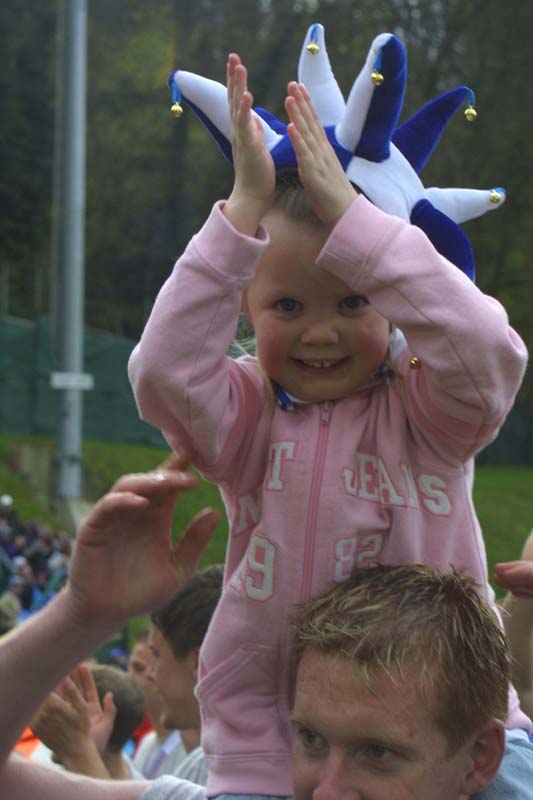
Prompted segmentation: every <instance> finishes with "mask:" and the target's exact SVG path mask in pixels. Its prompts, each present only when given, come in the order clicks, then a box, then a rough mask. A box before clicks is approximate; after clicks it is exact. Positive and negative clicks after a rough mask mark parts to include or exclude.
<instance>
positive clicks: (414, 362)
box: [409, 356, 422, 369]
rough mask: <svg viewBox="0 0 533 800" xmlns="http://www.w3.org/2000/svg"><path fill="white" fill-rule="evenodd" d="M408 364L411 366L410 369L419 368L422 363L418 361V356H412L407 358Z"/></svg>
mask: <svg viewBox="0 0 533 800" xmlns="http://www.w3.org/2000/svg"><path fill="white" fill-rule="evenodd" d="M409 366H410V367H411V369H420V367H421V366H422V364H421V363H420V359H419V358H418V356H413V357H412V358H410V359H409Z"/></svg>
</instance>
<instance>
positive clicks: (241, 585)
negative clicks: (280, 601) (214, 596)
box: [230, 533, 276, 602]
mask: <svg viewBox="0 0 533 800" xmlns="http://www.w3.org/2000/svg"><path fill="white" fill-rule="evenodd" d="M275 558H276V548H275V546H274V545H273V544H272V542H269V540H268V539H267V538H266V536H262V535H261V534H259V533H254V535H253V536H252V537H251V539H250V543H249V545H248V548H247V550H246V555H245V557H244V559H243V560H242V562H241V563H240V565H239V567H238V568H237V569H236V570H235V572H234V574H233V576H232V578H231V580H230V586H232V587H233V588H234V589H236V590H237V591H238V592H241V591H244V593H245V594H246V595H247V596H248V597H249V598H250V599H251V600H257V601H259V602H264V601H265V600H270V598H271V597H272V594H273V591H274V566H275ZM243 579H244V580H243Z"/></svg>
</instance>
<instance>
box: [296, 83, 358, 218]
mask: <svg viewBox="0 0 533 800" xmlns="http://www.w3.org/2000/svg"><path fill="white" fill-rule="evenodd" d="M287 91H288V96H287V98H286V100H285V108H286V109H287V113H288V115H289V118H290V125H289V127H288V129H287V133H288V134H289V136H290V139H291V142H292V145H293V147H294V151H295V153H296V158H297V160H298V172H299V174H300V180H301V181H302V184H303V186H304V189H305V191H306V193H307V196H308V198H309V200H310V202H311V204H312V206H313V208H314V209H315V211H316V213H317V215H318V217H319V218H320V219H321V220H322V221H323V222H325V223H326V224H328V225H335V223H336V222H337V221H338V220H339V219H340V218H341V217H342V215H343V214H344V212H345V211H346V209H347V208H348V206H349V205H350V203H351V202H352V201H353V199H354V197H356V195H357V192H356V191H355V189H354V187H353V186H352V184H351V183H350V181H349V180H348V178H347V177H346V174H345V172H344V170H343V168H342V166H341V163H340V161H339V159H338V158H337V156H336V154H335V151H334V150H333V148H332V146H331V144H330V143H329V141H328V139H327V136H326V133H325V131H324V128H323V127H322V124H321V122H320V120H319V119H318V117H317V114H316V111H315V109H314V106H313V103H312V102H311V98H310V96H309V93H308V91H307V89H306V88H305V87H304V86H303V85H302V84H298V83H295V82H294V81H291V83H289V85H288V88H287Z"/></svg>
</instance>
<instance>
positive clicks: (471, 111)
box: [465, 106, 477, 122]
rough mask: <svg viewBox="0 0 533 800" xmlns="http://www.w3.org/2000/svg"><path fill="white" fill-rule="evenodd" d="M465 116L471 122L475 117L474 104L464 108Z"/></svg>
mask: <svg viewBox="0 0 533 800" xmlns="http://www.w3.org/2000/svg"><path fill="white" fill-rule="evenodd" d="M465 117H466V118H467V120H468V121H469V122H473V121H474V120H475V119H477V111H476V109H475V108H474V106H468V108H465Z"/></svg>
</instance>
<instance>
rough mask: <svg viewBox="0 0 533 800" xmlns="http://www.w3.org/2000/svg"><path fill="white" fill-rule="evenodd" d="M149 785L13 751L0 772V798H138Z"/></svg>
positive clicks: (20, 799)
mask: <svg viewBox="0 0 533 800" xmlns="http://www.w3.org/2000/svg"><path fill="white" fill-rule="evenodd" d="M184 783H185V782H184ZM186 785H187V786H189V785H190V784H186ZM149 788H150V784H149V783H147V782H146V781H111V780H95V779H93V778H87V777H86V776H84V775H76V774H74V773H71V772H63V771H62V770H56V769H51V768H50V767H48V766H44V765H43V764H36V763H35V762H33V761H27V760H26V759H25V758H22V757H21V756H16V755H13V756H10V758H9V759H8V760H7V762H6V763H5V764H4V765H3V768H2V770H1V772H0V795H1V797H2V800H28V798H39V800H73V798H75V800H139V799H140V798H141V796H142V795H143V793H144V792H145V791H146V790H147V789H149ZM180 797H183V800H187V799H188V795H187V794H184V795H180V794H179V793H175V796H174V800H180Z"/></svg>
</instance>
